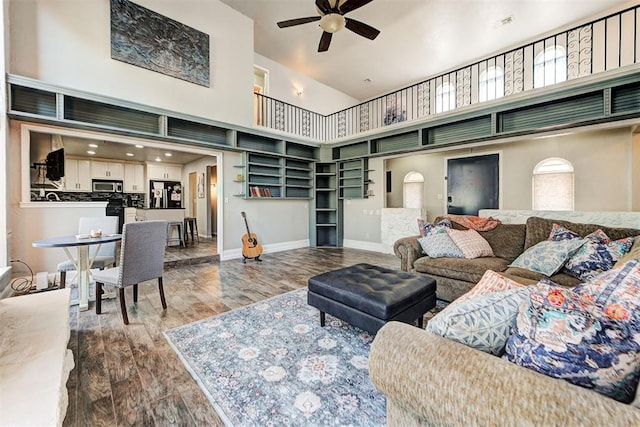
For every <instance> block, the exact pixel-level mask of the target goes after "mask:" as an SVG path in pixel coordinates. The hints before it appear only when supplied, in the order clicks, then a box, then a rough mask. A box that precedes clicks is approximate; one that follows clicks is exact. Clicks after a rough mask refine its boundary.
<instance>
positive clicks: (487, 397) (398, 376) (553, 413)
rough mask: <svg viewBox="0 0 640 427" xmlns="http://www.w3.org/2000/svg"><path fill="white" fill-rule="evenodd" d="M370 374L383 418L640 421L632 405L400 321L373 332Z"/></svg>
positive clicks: (440, 421)
mask: <svg viewBox="0 0 640 427" xmlns="http://www.w3.org/2000/svg"><path fill="white" fill-rule="evenodd" d="M369 373H370V376H371V380H372V381H373V383H374V385H375V386H376V387H377V388H378V390H380V391H381V392H382V393H384V394H385V395H386V396H387V400H388V405H389V406H388V411H387V412H388V417H389V420H388V422H391V421H393V420H396V421H397V420H399V419H402V420H403V423H409V424H418V423H424V425H469V426H470V425H496V424H500V425H565V426H566V425H609V424H610V423H612V422H613V423H614V424H616V425H640V410H639V409H637V408H635V407H633V406H631V405H626V404H623V403H620V402H617V401H615V400H613V399H610V398H608V397H605V396H602V395H600V394H598V393H596V392H594V391H590V390H587V389H584V388H581V387H578V386H575V385H572V384H569V383H568V382H565V381H563V380H558V379H554V378H550V377H547V376H545V375H542V374H538V373H537V372H534V371H532V370H529V369H526V368H522V367H520V366H517V365H515V364H513V363H511V362H508V361H506V360H504V359H501V358H498V357H495V356H491V355H489V354H486V353H483V352H480V351H478V350H474V349H472V348H470V347H467V346H465V345H462V344H459V343H456V342H453V341H450V340H447V339H444V338H442V337H439V336H436V335H434V334H431V333H428V332H425V331H423V330H421V329H419V328H416V327H414V326H410V325H407V324H404V323H399V322H389V323H387V324H386V325H385V326H384V327H382V329H380V331H379V332H378V334H377V335H376V338H375V340H374V341H373V344H372V346H371V352H370V355H369ZM390 412H391V413H390ZM390 425H391V424H390ZM420 425H423V424H420Z"/></svg>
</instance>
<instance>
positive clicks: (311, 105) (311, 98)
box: [254, 53, 360, 115]
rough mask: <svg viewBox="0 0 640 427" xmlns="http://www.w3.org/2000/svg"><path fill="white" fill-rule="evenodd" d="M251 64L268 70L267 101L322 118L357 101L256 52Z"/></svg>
mask: <svg viewBox="0 0 640 427" xmlns="http://www.w3.org/2000/svg"><path fill="white" fill-rule="evenodd" d="M254 61H255V64H256V65H258V66H260V67H262V68H265V69H267V70H269V93H267V95H268V96H270V97H271V98H276V99H279V100H280V101H284V102H288V103H289V104H292V105H295V106H298V107H302V108H306V109H307V110H311V111H314V112H316V113H320V114H325V115H327V114H332V113H335V112H336V111H339V110H342V109H344V108H349V107H352V106H354V105H356V104H358V103H359V102H360V101H358V100H357V99H356V98H353V97H351V96H349V95H347V94H345V93H343V92H340V91H338V90H336V89H333V88H332V87H329V86H327V85H325V84H323V83H320V82H319V81H317V80H314V79H312V78H310V77H307V76H305V75H303V74H300V73H298V72H296V71H293V70H291V69H289V68H287V67H284V66H282V65H281V64H278V63H277V62H274V61H272V60H271V59H269V58H267V57H264V56H262V55H259V54H257V53H256V54H254ZM296 89H302V90H303V91H302V95H300V96H298V95H296Z"/></svg>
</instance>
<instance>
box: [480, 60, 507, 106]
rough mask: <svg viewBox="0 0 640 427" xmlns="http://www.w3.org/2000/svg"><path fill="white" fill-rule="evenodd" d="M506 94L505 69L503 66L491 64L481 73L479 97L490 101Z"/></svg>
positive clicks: (482, 100)
mask: <svg viewBox="0 0 640 427" xmlns="http://www.w3.org/2000/svg"><path fill="white" fill-rule="evenodd" d="M503 96H504V71H503V70H502V67H494V66H491V67H489V68H487V69H486V70H484V71H483V72H482V73H481V74H480V86H479V87H478V99H479V100H480V102H484V101H490V100H492V99H496V98H502V97H503Z"/></svg>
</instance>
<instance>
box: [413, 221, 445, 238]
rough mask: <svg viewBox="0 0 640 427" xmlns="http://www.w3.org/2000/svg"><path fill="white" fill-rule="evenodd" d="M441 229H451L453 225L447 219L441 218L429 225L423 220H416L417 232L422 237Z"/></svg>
mask: <svg viewBox="0 0 640 427" xmlns="http://www.w3.org/2000/svg"><path fill="white" fill-rule="evenodd" d="M442 227H447V228H452V227H453V224H452V223H451V220H449V219H448V218H443V219H441V220H440V221H438V222H437V223H435V224H431V223H429V222H427V221H425V220H423V219H420V218H418V231H419V232H420V235H421V236H422V237H424V236H426V235H427V234H429V233H431V232H432V231H435V230H439V229H440V228H442Z"/></svg>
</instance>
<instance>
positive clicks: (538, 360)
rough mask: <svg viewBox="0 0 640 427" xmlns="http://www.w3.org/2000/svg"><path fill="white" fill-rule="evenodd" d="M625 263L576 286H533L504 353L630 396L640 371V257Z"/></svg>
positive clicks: (536, 367) (595, 387)
mask: <svg viewBox="0 0 640 427" xmlns="http://www.w3.org/2000/svg"><path fill="white" fill-rule="evenodd" d="M627 264H629V263H627ZM627 264H625V266H624V267H622V268H620V269H616V270H611V272H610V273H614V274H610V273H604V274H603V275H601V276H606V277H605V278H604V279H606V280H602V281H598V283H591V285H589V284H584V285H578V286H577V287H576V288H575V289H576V290H575V291H572V290H569V289H563V288H559V287H555V286H550V285H546V284H543V283H540V284H538V285H536V286H534V287H531V288H530V291H531V293H530V296H529V299H528V301H527V302H525V303H524V304H522V306H521V307H520V311H519V313H518V315H517V317H516V322H515V325H514V329H513V334H512V335H511V336H510V337H509V339H508V340H507V345H506V348H505V350H506V354H505V356H504V357H505V358H506V359H507V360H510V361H511V362H514V363H516V364H518V365H520V366H524V367H528V368H531V369H534V370H536V371H537V372H540V373H543V374H546V375H549V376H552V377H555V378H561V379H564V380H566V381H569V382H571V383H573V384H576V385H580V386H583V387H587V388H590V389H593V390H595V391H597V392H599V393H601V394H604V395H605V396H609V397H611V398H614V399H616V400H619V401H621V402H625V403H629V402H631V401H632V400H633V398H634V395H635V391H636V387H637V385H638V377H639V375H640V311H639V310H638V309H637V308H638V304H640V300H638V298H637V295H638V291H640V267H639V265H640V263H638V262H636V263H635V265H627ZM601 276H599V277H601ZM619 287H622V289H618V288H619ZM579 288H582V290H581V291H580V289H579Z"/></svg>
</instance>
